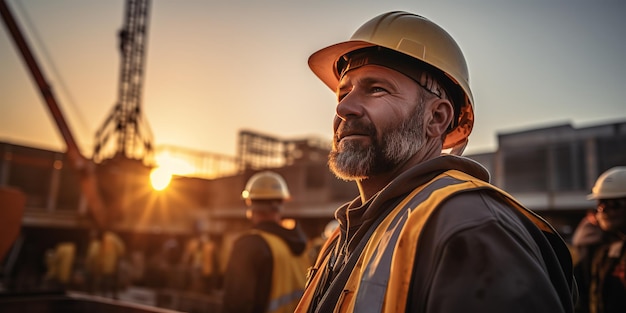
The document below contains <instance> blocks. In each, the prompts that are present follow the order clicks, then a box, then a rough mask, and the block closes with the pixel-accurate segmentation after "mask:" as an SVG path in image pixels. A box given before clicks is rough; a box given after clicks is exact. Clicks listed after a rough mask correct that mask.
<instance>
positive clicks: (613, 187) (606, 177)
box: [587, 166, 626, 200]
mask: <svg viewBox="0 0 626 313" xmlns="http://www.w3.org/2000/svg"><path fill="white" fill-rule="evenodd" d="M624 197H626V166H616V167H613V168H611V169H609V170H607V171H606V172H604V173H602V175H600V177H598V179H597V180H596V184H595V185H594V186H593V189H591V193H590V194H589V195H587V199H589V200H592V199H617V198H624Z"/></svg>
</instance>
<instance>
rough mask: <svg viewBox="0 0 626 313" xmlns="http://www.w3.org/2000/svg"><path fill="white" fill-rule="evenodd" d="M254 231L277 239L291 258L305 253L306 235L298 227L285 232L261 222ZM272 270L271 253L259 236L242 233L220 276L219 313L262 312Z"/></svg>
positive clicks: (271, 224) (266, 303) (267, 297)
mask: <svg viewBox="0 0 626 313" xmlns="http://www.w3.org/2000/svg"><path fill="white" fill-rule="evenodd" d="M254 229H258V230H261V231H265V232H269V233H271V234H274V235H277V236H279V237H280V238H282V239H283V240H285V242H286V243H287V245H288V246H289V248H290V249H291V251H292V252H293V253H294V254H295V255H301V254H303V253H306V245H307V240H306V236H305V234H304V232H303V231H302V230H301V229H300V228H299V227H296V228H295V229H285V228H283V227H281V226H280V225H278V224H276V223H271V222H264V223H260V224H258V225H256V226H255V227H254ZM272 268H273V260H272V252H271V250H270V247H269V246H268V244H267V243H266V242H265V240H264V239H263V238H262V237H261V236H260V235H258V234H244V235H242V236H241V237H239V238H237V239H236V241H235V242H234V244H233V249H232V252H231V254H230V257H229V258H228V266H227V269H226V273H225V274H224V297H223V303H222V312H223V313H264V312H265V310H266V308H267V305H268V302H269V297H270V295H269V293H270V289H271V288H270V286H271V285H270V284H271V282H272Z"/></svg>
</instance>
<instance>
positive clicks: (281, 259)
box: [223, 171, 310, 313]
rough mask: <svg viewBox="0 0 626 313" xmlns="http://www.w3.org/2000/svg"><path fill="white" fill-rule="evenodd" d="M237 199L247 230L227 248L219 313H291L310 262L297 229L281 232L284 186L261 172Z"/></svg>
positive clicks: (273, 175) (279, 179)
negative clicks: (241, 200) (249, 227)
mask: <svg viewBox="0 0 626 313" xmlns="http://www.w3.org/2000/svg"><path fill="white" fill-rule="evenodd" d="M242 195H243V198H244V199H245V201H246V205H247V206H248V210H247V212H246V215H247V217H248V219H249V220H250V221H251V222H252V224H253V229H252V230H250V231H248V232H247V233H245V234H243V235H242V236H241V237H239V238H238V239H237V240H236V241H235V243H234V245H233V248H232V252H231V254H230V257H229V259H228V267H227V269H226V274H225V276H224V280H225V281H224V299H223V312H224V313H264V312H293V310H294V309H295V306H296V304H297V302H298V300H299V298H300V296H301V295H302V292H303V289H304V285H305V276H306V271H307V268H308V266H309V265H310V262H309V257H308V254H307V251H306V248H307V239H306V236H305V235H304V233H303V232H302V231H301V230H300V229H299V227H298V225H295V228H294V229H287V228H284V227H282V226H281V209H282V207H283V204H284V202H285V201H286V200H287V199H289V197H290V195H289V190H288V189H287V184H286V183H285V181H284V179H283V178H282V177H281V176H280V175H278V174H277V173H274V172H270V171H263V172H259V173H257V174H255V175H253V176H252V177H251V178H250V179H249V180H248V183H247V184H246V189H245V190H244V191H243V193H242Z"/></svg>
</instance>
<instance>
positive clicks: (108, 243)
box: [85, 230, 126, 299]
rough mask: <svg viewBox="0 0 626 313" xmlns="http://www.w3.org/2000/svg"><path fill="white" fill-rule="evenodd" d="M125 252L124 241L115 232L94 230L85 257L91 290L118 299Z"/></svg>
mask: <svg viewBox="0 0 626 313" xmlns="http://www.w3.org/2000/svg"><path fill="white" fill-rule="evenodd" d="M125 252H126V246H125V244H124V242H123V241H122V239H121V238H120V237H119V236H118V235H117V234H115V233H114V232H112V231H110V230H105V231H94V232H92V234H91V241H90V243H89V247H88V248H87V257H86V258H85V269H86V271H85V272H86V273H87V277H88V283H89V284H90V286H91V292H93V293H96V294H100V295H103V296H105V297H112V298H114V299H117V296H118V291H119V288H120V283H119V270H120V263H121V261H122V257H123V256H124V254H125Z"/></svg>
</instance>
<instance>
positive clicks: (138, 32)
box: [93, 0, 154, 162]
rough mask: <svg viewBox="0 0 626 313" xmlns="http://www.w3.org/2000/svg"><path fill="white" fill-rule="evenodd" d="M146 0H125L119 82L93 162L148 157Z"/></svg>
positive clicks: (150, 134) (149, 149) (120, 40)
mask: <svg viewBox="0 0 626 313" xmlns="http://www.w3.org/2000/svg"><path fill="white" fill-rule="evenodd" d="M149 9H150V0H126V5H125V12H124V25H123V27H122V29H121V30H120V31H119V43H120V46H119V48H120V55H121V64H120V79H119V87H118V98H117V103H116V104H115V106H114V108H113V111H112V112H111V113H110V114H109V116H108V117H107V118H106V119H105V122H104V123H103V125H102V126H101V128H100V129H99V130H98V131H97V132H96V138H95V142H96V144H95V147H94V153H93V157H94V161H96V162H99V161H103V160H104V159H107V158H109V157H112V156H121V157H125V158H130V159H137V160H144V161H145V160H146V158H149V157H151V156H152V153H153V152H154V151H153V147H152V145H153V144H152V132H151V130H150V127H149V126H148V124H147V121H146V120H145V119H143V115H142V109H141V99H142V92H143V88H142V87H143V81H144V77H145V58H146V57H145V55H146V47H147V39H148V36H147V34H148V21H149V19H148V15H149Z"/></svg>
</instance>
